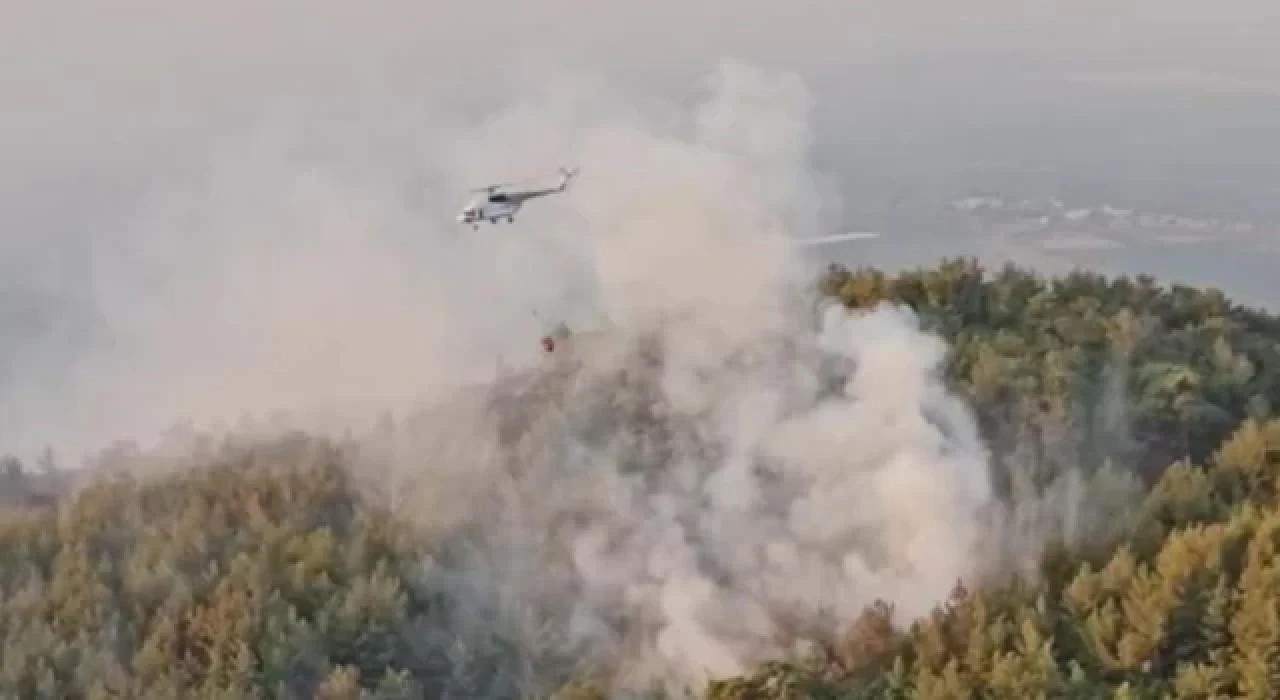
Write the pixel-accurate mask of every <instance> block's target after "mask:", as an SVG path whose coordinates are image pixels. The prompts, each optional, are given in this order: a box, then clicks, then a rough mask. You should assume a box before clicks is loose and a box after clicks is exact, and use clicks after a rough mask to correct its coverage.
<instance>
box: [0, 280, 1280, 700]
mask: <svg viewBox="0 0 1280 700" xmlns="http://www.w3.org/2000/svg"><path fill="white" fill-rule="evenodd" d="M823 288H824V290H825V291H826V292H827V293H828V294H829V295H832V296H835V297H838V298H840V299H841V300H842V301H844V302H845V304H846V305H847V306H849V307H854V308H865V309H868V310H870V311H869V313H867V314H865V315H861V316H855V317H854V318H853V319H850V320H848V321H847V322H846V323H845V325H839V324H835V325H834V326H832V327H829V328H828V329H827V330H829V331H831V332H829V333H827V334H826V335H822V334H813V333H811V332H810V331H808V330H806V329H807V328H808V324H807V322H806V323H801V322H797V323H795V324H793V327H788V328H789V330H787V331H786V332H782V331H779V332H778V333H776V334H775V335H773V336H772V337H770V338H769V339H767V341H768V342H763V343H762V342H758V340H759V339H752V342H750V343H749V344H746V345H741V346H739V345H735V343H734V340H733V339H732V338H727V339H726V338H724V337H721V336H719V335H717V334H715V333H714V332H711V331H709V330H708V329H707V328H702V327H696V328H687V329H682V330H679V329H678V330H676V331H671V330H663V331H662V332H655V331H654V329H632V331H629V333H628V334H623V335H620V336H619V341H620V342H619V343H617V345H616V346H615V347H614V349H612V350H610V349H607V348H600V349H598V350H597V351H596V352H595V354H591V355H588V356H584V357H583V358H582V364H581V365H576V366H575V365H562V366H557V367H548V368H547V369H546V370H545V371H542V372H538V373H535V374H533V375H529V376H522V377H509V378H505V379H502V380H499V382H498V383H497V384H496V385H495V386H492V387H487V388H484V394H483V395H482V394H479V393H477V394H475V395H468V396H460V397H454V398H452V399H451V401H450V402H449V403H446V404H441V405H438V406H436V407H435V408H434V409H433V410H431V411H424V412H423V413H422V414H420V415H417V416H410V417H407V418H404V419H403V420H401V421H399V422H397V423H392V424H388V425H386V426H384V428H383V429H382V430H381V431H379V432H376V433H375V434H371V435H365V436H359V437H357V438H354V439H351V440H348V441H342V442H333V441H329V440H325V439H322V438H319V437H309V436H303V435H286V436H280V437H278V438H276V439H271V440H259V439H248V438H239V439H232V438H228V439H225V440H221V441H220V439H209V440H206V441H205V443H204V444H203V445H195V446H193V447H192V448H191V450H190V455H189V456H188V457H187V458H186V459H184V460H181V461H180V462H179V463H176V464H170V465H168V467H167V471H166V473H164V474H162V475H159V476H155V475H152V476H147V477H141V476H128V473H129V472H131V471H144V470H143V469H142V466H143V465H144V464H145V463H147V460H148V457H147V456H146V455H136V456H123V457H116V458H115V459H114V461H113V463H112V464H110V465H108V466H110V467H111V468H112V470H113V471H114V472H117V475H116V476H107V475H106V474H107V472H103V478H102V479H101V480H99V481H97V482H96V483H89V484H85V485H82V486H81V487H80V488H79V489H78V490H76V491H74V492H68V493H64V495H63V496H62V497H61V501H60V503H58V504H56V507H47V506H44V507H39V505H38V504H37V506H36V507H28V506H24V505H21V504H15V505H13V506H11V507H10V510H8V511H6V512H5V514H4V520H3V522H2V523H0V562H3V565H2V566H0V585H2V594H3V600H0V630H3V634H4V635H5V642H6V650H7V651H6V655H5V659H4V663H3V665H2V666H0V690H2V691H3V693H4V694H6V695H17V696H21V697H131V698H143V697H157V698H159V697H175V696H181V697H214V696H217V697H317V696H318V697H329V698H355V697H362V696H363V697H378V698H393V697H454V698H457V697H527V696H530V695H533V696H547V695H549V694H551V693H553V692H555V691H556V690H557V689H559V690H560V696H561V697H598V696H607V695H609V694H610V693H614V692H621V689H623V688H632V689H635V688H642V687H646V686H649V685H653V684H661V685H665V686H666V688H667V691H668V692H675V690H676V689H677V688H678V687H679V686H680V685H681V684H686V685H693V686H698V685H699V683H700V675H699V669H701V671H702V672H706V671H710V672H711V673H710V675H712V676H715V677H721V678H722V680H720V681H719V682H717V683H716V684H713V685H712V686H711V687H709V688H707V689H706V690H705V692H706V694H707V695H708V696H711V697H719V698H783V697H795V698H800V697H849V698H856V697H965V696H966V693H975V692H977V693H982V694H983V696H991V697H1010V698H1014V697H1018V698H1021V697H1036V696H1037V695H1038V694H1040V693H1044V694H1045V696H1046V697H1082V698H1083V697H1111V696H1112V694H1113V693H1114V694H1115V697H1153V698H1154V697H1167V696H1172V697H1178V698H1195V697H1218V696H1221V695H1229V696H1234V697H1271V696H1273V693H1272V691H1271V690H1270V687H1269V686H1268V683H1271V682H1272V681H1271V680H1270V679H1271V678H1273V677H1274V671H1273V665H1274V663H1275V662H1274V650H1275V648H1276V644H1277V643H1280V627H1277V626H1276V625H1274V624H1272V623H1271V622H1268V620H1270V619H1271V618H1272V617H1274V616H1272V615H1270V613H1269V612H1268V611H1269V610H1270V606H1271V605H1272V604H1271V602H1270V601H1271V600H1272V598H1271V597H1270V595H1269V593H1268V591H1269V590H1270V589H1269V586H1270V583H1269V581H1270V577H1271V576H1272V575H1271V573H1270V572H1271V570H1272V569H1273V568H1274V567H1273V566H1272V564H1271V561H1270V559H1271V558H1273V557H1272V556H1271V555H1273V554H1274V552H1273V551H1272V549H1273V548H1274V545H1273V544H1272V541H1273V537H1272V534H1271V533H1272V530H1273V527H1272V525H1273V524H1274V523H1273V521H1276V517H1277V516H1276V513H1275V494H1276V492H1277V491H1276V489H1277V485H1276V483H1275V478H1274V471H1275V469H1274V467H1275V462H1276V459H1277V454H1276V447H1275V445H1276V444H1280V442H1278V441H1280V422H1277V421H1273V420H1272V413H1271V406H1272V405H1274V403H1275V402H1276V401H1277V400H1280V385H1278V382H1280V372H1278V371H1277V369H1278V368H1280V343H1278V342H1277V341H1278V340H1280V321H1278V320H1277V319H1275V318H1273V317H1271V316H1269V315H1266V314H1263V313H1261V312H1256V311H1251V310H1247V309H1241V308H1237V307H1235V306H1233V305H1232V304H1231V303H1230V301H1229V300H1227V299H1226V298H1224V297H1223V296H1222V295H1221V294H1219V293H1216V292H1214V291H1212V290H1207V291H1206V290H1195V289H1188V288H1180V287H1175V288H1172V289H1163V288H1160V287H1159V286H1157V285H1156V284H1155V283H1154V281H1152V280H1148V279H1143V278H1139V279H1136V280H1129V279H1105V278H1102V277H1098V276H1093V275H1087V274H1079V275H1075V276H1072V277H1068V278H1064V279H1055V280H1044V279H1040V278H1037V277H1035V276H1034V275H1031V274H1030V273H1028V272H1026V271H1023V270H1019V269H1016V268H1007V269H1004V270H1000V271H997V272H996V273H994V274H993V273H989V272H987V271H984V270H982V269H981V268H979V267H978V266H977V265H975V264H973V263H971V262H969V261H946V262H944V263H942V264H940V265H939V266H938V267H936V268H934V269H930V270H919V271H914V272H907V273H903V274H901V275H897V276H888V275H884V274H881V273H879V272H876V271H873V270H860V271H849V270H841V269H836V270H832V271H831V272H830V273H829V274H828V276H827V277H826V278H825V279H824V280H823ZM886 301H887V302H891V303H896V304H901V305H904V306H909V307H912V308H914V309H915V314H914V315H912V314H904V313H902V312H898V311H893V310H892V309H890V308H886V307H883V306H878V305H879V304H880V303H881V302H886ZM872 309H876V310H872ZM833 319H834V317H831V318H830V319H829V321H830V322H831V323H832V324H834V323H835V320H838V319H835V320H833ZM915 319H918V321H919V323H920V324H921V325H922V326H923V327H924V328H925V329H928V330H931V331H933V332H935V333H936V334H937V337H941V338H942V339H944V340H945V341H946V344H945V345H943V344H942V343H940V342H938V340H937V339H936V337H934V336H931V335H929V334H927V333H922V332H921V331H919V330H917V329H916V328H915V327H913V326H912V323H914V322H915ZM832 328H834V329H835V330H832ZM630 333H634V335H631V334H630ZM708 333H710V335H708ZM717 343H719V344H720V345H719V346H717V348H718V350H720V352H718V353H715V354H712V355H711V356H710V359H709V360H708V361H706V362H704V363H698V362H693V361H691V360H690V359H689V358H691V357H695V355H694V354H692V350H691V348H698V347H708V346H715V345H716V344H717ZM725 358H729V359H727V360H726V359H725ZM677 361H679V362H680V363H683V364H679V365H678V366H673V362H677ZM935 370H940V371H941V374H938V373H937V372H935ZM690 387H697V389H698V390H697V391H692V390H691V388H690ZM1195 465H1205V466H1195ZM146 471H152V472H154V471H155V470H154V468H152V467H151V466H150V465H147V469H146ZM55 476H56V475H55ZM8 478H9V479H10V480H11V481H12V482H13V483H15V484H17V482H18V481H19V480H23V479H34V478H36V477H34V476H30V475H27V476H24V475H22V474H17V473H15V474H10V475H9V477H8ZM45 479H46V481H48V482H49V483H59V481H58V479H57V478H55V477H46V478H45ZM42 483H43V482H42ZM19 486H20V485H19ZM19 486H15V488H18V487H19ZM958 583H960V584H961V585H959V586H958V585H957V584H958ZM949 591H950V592H952V595H951V596H950V598H949V599H948V596H947V593H948V592H949ZM877 600H881V601H883V602H882V603H877V602H876V601H877ZM940 602H945V605H943V606H941V607H938V606H937V604H938V603H940ZM935 609H936V612H935V613H934V614H932V615H930V614H929V613H930V611H931V610H935ZM918 618H919V619H918ZM913 622H914V623H915V624H914V626H913ZM1273 628H1275V629H1273ZM725 676H729V677H732V679H731V680H723V677H725ZM574 679H579V680H578V682H577V683H576V684H571V682H572V681H573V680H574Z"/></svg>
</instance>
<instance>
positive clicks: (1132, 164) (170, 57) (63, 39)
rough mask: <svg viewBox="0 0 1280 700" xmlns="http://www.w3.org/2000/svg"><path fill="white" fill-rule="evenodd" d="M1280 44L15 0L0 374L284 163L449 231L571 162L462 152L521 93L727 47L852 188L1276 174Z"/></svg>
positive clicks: (1086, 6)
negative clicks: (492, 200) (893, 182)
mask: <svg viewBox="0 0 1280 700" xmlns="http://www.w3.org/2000/svg"><path fill="white" fill-rule="evenodd" d="M1276 36H1280V3H1276V2H1275V1H1274V0H1219V1H1218V2H1214V3H1203V2H1191V0H1109V1H1107V2H1103V1H1102V0H1078V1H1076V2H1070V3H1068V2H1057V3H1051V2H1047V1H1036V0H1022V1H1018V0H976V1H974V2H965V3H955V2H940V1H934V0H930V1H928V2H923V1H917V2H895V3H890V2H876V3H872V2H867V1H865V0H826V1H823V0H791V1H789V2H777V1H772V2H763V1H761V0H734V1H733V2H730V1H729V0H681V1H679V2H676V1H675V0H646V1H645V2H627V3H600V2H588V1H587V0H542V1H540V2H514V1H508V2H491V3H476V2H472V1H467V2H459V1H454V0H448V1H439V0H437V1H427V2H423V1H416V2H408V1H405V0H386V1H384V2H380V3H376V4H364V5H361V4H358V3H352V2H336V1H335V0H308V1H307V2H302V1H301V0H278V1H277V2H271V3H261V2H257V3H250V2H247V1H244V0H227V1H223V2H215V3H173V2H159V1H155V0H145V1H144V0H112V1H110V2H108V1H106V0H70V1H68V2H64V3H51V2H35V1H33V0H0V104H3V108H2V109H0V277H2V278H3V286H2V287H0V288H2V289H3V291H4V296H3V297H0V315H2V316H3V318H2V319H0V323H2V324H3V327H4V328H5V329H6V331H8V336H9V337H7V338H6V339H5V340H4V341H3V342H2V343H0V387H3V386H7V385H13V383H14V382H18V381H19V379H21V382H20V383H21V384H22V386H23V390H24V391H25V392H37V393H38V392H39V391H41V388H42V387H44V386H46V385H47V384H50V383H56V382H57V381H60V380H59V379H58V378H59V377H61V376H62V370H61V369H60V368H61V367H62V366H63V364H64V363H70V362H71V361H72V359H73V358H76V357H78V356H80V355H82V354H84V353H85V352H87V351H88V349H89V348H92V347H96V346H101V345H110V344H111V343H117V342H120V339H121V338H122V337H124V338H127V337H128V330H127V328H128V327H129V326H128V323H129V320H128V318H126V317H122V316H121V315H120V313H119V310H120V309H125V308H133V307H131V306H129V305H128V304H125V303H124V302H122V301H120V300H119V299H116V298H114V297H111V295H113V294H115V295H118V294H120V293H121V292H120V289H121V288H122V287H121V285H120V284H118V282H119V281H120V280H123V279H128V280H129V281H130V284H132V285H133V286H132V287H131V291H130V294H134V295H139V296H145V293H146V290H157V291H155V292H154V294H155V295H156V296H160V295H163V294H166V293H168V292H165V291H163V290H165V289H166V287H165V286H164V280H165V279H166V278H174V277H182V276H189V275H197V274H204V272H205V271H207V270H206V268H208V267H209V266H210V265H212V263H209V264H205V262H202V261H205V260H206V258H209V257H210V256H212V255H214V252H215V251H216V250H217V237H218V235H220V234H221V232H222V231H225V230H227V229H226V228H225V227H226V226H228V225H229V224H228V223H227V221H225V220H217V221H214V220H212V219H211V217H210V215H209V212H217V211H222V212H223V214H221V215H220V216H222V217H223V218H224V219H228V220H230V219H234V215H232V214H230V213H226V212H232V211H237V212H243V211H247V209H246V207H244V206H242V205H245V204H246V203H252V202H253V200H254V198H255V197H258V196H261V197H263V198H266V197H274V196H277V195H279V192H280V190H279V189H277V188H275V185H276V184H278V182H277V181H272V180H271V177H272V173H274V172H278V170H273V168H277V169H278V168H280V167H281V163H283V162H285V161H287V162H289V163H290V166H289V167H291V168H296V169H297V172H305V171H306V169H307V168H308V167H311V166H312V164H315V165H316V166H317V167H319V166H320V165H323V166H324V167H325V168H327V169H328V170H327V171H326V172H329V173H330V174H332V173H333V172H341V173H342V175H341V177H342V178H343V187H346V188H347V189H343V190H341V191H343V192H350V191H363V192H365V194H366V195H367V196H368V197H369V202H373V201H375V200H377V199H378V198H382V199H386V200H399V201H400V202H401V203H404V202H409V203H412V204H413V206H417V207H421V211H420V215H421V216H423V217H424V218H430V217H435V223H436V224H438V223H439V222H447V221H449V220H450V218H451V217H452V215H453V211H452V210H451V209H449V207H453V206H455V204H454V203H453V202H454V200H455V199H458V198H459V197H461V196H462V195H461V194H460V193H458V194H455V190H456V189H457V188H459V187H462V186H463V184H464V183H466V184H471V185H475V184H481V183H479V182H476V180H480V179H486V180H487V179H509V178H511V177H519V176H527V175H534V174H539V173H542V172H547V171H549V170H550V169H551V168H552V167H553V166H554V165H556V164H554V163H547V162H545V157H546V149H542V150H539V149H536V148H535V149H528V148H523V149H513V150H512V153H511V157H510V158H509V159H508V158H506V157H505V152H504V150H503V147H502V146H501V145H495V144H488V145H489V146H492V148H489V149H487V152H486V153H485V154H484V155H483V157H480V156H479V155H478V154H477V156H476V158H474V159H471V158H469V154H468V153H466V152H449V153H447V155H444V156H442V155H441V151H442V150H447V149H448V148H449V144H451V143H454V142H455V140H453V139H452V137H451V134H454V133H462V132H463V131H465V130H466V129H469V128H471V127H473V126H474V125H475V124H476V123H477V122H478V121H481V120H484V119H487V118H490V117H492V116H494V115H498V114H501V115H505V116H503V117H501V119H506V120H507V122H508V125H507V127H505V128H497V127H495V130H494V133H501V134H505V135H506V137H508V138H510V139H511V140H512V141H513V142H514V141H515V140H519V138H520V136H519V134H520V133H521V131H520V130H521V129H527V128H530V127H529V126H528V124H529V123H536V119H539V118H546V117H545V115H541V116H539V115H537V114H535V115H534V116H533V117H530V119H533V120H534V122H529V121H528V119H525V118H524V117H521V116H520V115H521V114H522V111H521V110H522V109H523V105H525V104H526V103H528V102H530V101H536V100H537V99H538V98H537V97H536V96H538V95H542V94H545V93H547V92H548V91H550V92H555V91H556V90H557V89H558V88H557V87H556V86H558V85H572V86H581V85H582V84H583V83H582V81H584V80H585V81H596V82H597V83H599V84H601V85H606V86H608V88H609V90H610V91H612V92H613V93H616V94H625V95H630V96H631V99H630V104H631V105H632V108H633V109H635V110H643V109H645V108H646V105H648V104H650V102H654V103H655V104H656V101H657V100H658V99H659V98H662V99H677V100H678V99H682V98H686V97H688V98H692V96H694V95H695V94H696V93H698V92H699V91H700V90H701V88H702V87H703V85H702V81H703V80H704V78H705V76H706V75H707V74H708V72H710V71H712V70H713V69H714V68H715V66H716V64H717V63H718V62H719V61H721V60H722V59H725V58H734V59H740V60H743V61H746V62H748V63H750V64H752V65H755V66H758V67H760V68H763V69H767V70H772V71H784V72H794V73H795V74H797V75H798V76H799V77H800V78H801V79H802V80H803V81H804V83H805V85H806V86H807V88H808V91H809V93H810V95H811V97H812V100H813V126H814V129H815V131H814V133H813V135H812V136H813V141H814V144H813V145H814V148H813V150H814V151H815V152H816V157H817V159H818V160H819V161H820V165H821V167H822V168H824V169H825V170H826V171H828V172H829V173H831V174H832V175H833V178H834V180H833V183H834V186H835V187H837V188H844V189H845V190H846V192H845V194H847V195H848V196H850V197H856V196H858V192H859V188H861V186H862V184H864V183H868V182H869V181H872V180H875V179H876V178H878V177H881V176H884V177H889V176H890V175H892V176H893V177H896V178H899V181H900V182H905V183H907V185H912V184H913V183H926V182H928V181H930V179H931V178H935V174H936V173H940V172H945V171H948V170H951V169H954V168H956V167H957V166H958V165H961V164H963V163H966V162H969V161H971V160H975V159H984V158H985V159H990V160H1024V161H1032V162H1040V163H1049V164H1050V165H1052V166H1054V167H1059V166H1060V167H1063V168H1064V169H1074V170H1076V171H1080V170H1083V171H1085V172H1086V174H1088V173H1094V174H1108V173H1110V174H1114V173H1115V172H1123V173H1126V174H1130V175H1134V174H1136V175H1140V176H1146V175H1150V174H1167V173H1170V172H1172V173H1175V174H1178V175H1179V176H1185V177H1188V178H1192V179H1194V178H1197V177H1209V176H1213V177H1234V178H1245V179H1249V178H1253V179H1254V180H1257V181H1258V184H1259V186H1267V185H1275V184H1277V183H1280V167H1278V166H1276V165H1275V164H1276V163H1280V138H1278V137H1280V122H1277V121H1276V120H1275V119H1274V115H1275V114H1276V113H1277V111H1276V109H1277V107H1280V48H1277V46H1278V45H1277V44H1276V42H1275V37H1276ZM573 89H578V87H574V88H566V92H572V90H573ZM654 109H655V110H660V109H661V108H660V107H656V106H655V107H654ZM527 111H528V112H529V113H530V114H533V113H535V112H536V110H533V109H532V108H530V109H529V110H527ZM512 115H515V116H512ZM526 116H527V115H526ZM527 136H528V134H527V133H526V137H527ZM458 143H461V141H458ZM455 150H456V149H455ZM498 171H501V172H498ZM1267 178H1272V180H1270V181H1267V182H1264V180H1267ZM280 181H281V182H282V181H283V180H280ZM259 182H260V183H263V184H262V185H261V187H259V186H258V185H257V184H255V183H259ZM435 185H441V186H444V187H447V188H453V189H449V190H448V191H447V192H445V193H444V194H434V195H429V194H427V193H428V192H430V191H432V188H433V186H435ZM325 186H331V187H337V186H336V185H332V183H330V184H329V185H325ZM325 186H316V188H314V189H315V191H324V187H325ZM361 186H363V187H364V190H360V189H359V188H360V187H361ZM309 191H310V190H309ZM309 196H314V192H313V193H312V195H309ZM877 196H878V195H877ZM428 200H431V201H433V202H436V204H432V205H431V206H432V208H427V204H426V202H427V201H428ZM460 203H461V202H460V201H459V202H457V204H460ZM366 204H368V202H366ZM224 205H225V206H224ZM220 207H221V209H220ZM368 208H369V210H371V211H372V210H375V209H376V207H375V206H374V205H373V204H368ZM437 209H439V211H436V210H437ZM193 212H203V214H200V215H197V214H195V213H193ZM341 215H345V214H344V213H335V214H334V216H341ZM202 216H203V217H204V218H201V217H202ZM259 223H260V222H259ZM846 223H847V224H848V225H851V226H857V223H858V222H857V221H849V222H846ZM220 227H222V228H220ZM406 229H407V226H406ZM281 240H284V239H281ZM289 240H290V241H292V243H291V244H293V245H306V243H305V240H306V238H305V237H298V238H296V239H289ZM946 243H947V250H945V251H943V250H941V249H938V251H937V254H939V255H940V254H943V253H944V252H953V249H954V247H955V245H956V244H957V241H955V240H949V241H947V242H946ZM959 244H961V245H963V244H967V241H960V242H959ZM278 245H279V246H284V245H285V244H284V243H278ZM913 245H916V246H920V245H921V242H920V241H915V242H914V243H913ZM934 252H935V251H934V249H932V248H930V247H928V246H927V245H926V246H924V247H923V248H922V252H921V254H920V255H919V256H918V257H920V258H923V259H924V260H926V261H927V260H928V259H929V258H932V257H933V256H934ZM282 255H283V253H282ZM1149 260H1150V263H1151V264H1152V265H1154V266H1156V268H1157V269H1155V270H1153V271H1155V272H1159V271H1160V270H1159V264H1160V261H1159V256H1155V255H1153V256H1149ZM174 261H180V262H179V263H176V264H175V262H174ZM424 264H426V263H424ZM104 270H106V271H107V272H106V273H104ZM264 274H268V275H269V274H270V272H266V273H264ZM1179 274H1181V273H1179ZM104 275H105V277H106V278H109V279H110V280H113V282H112V283H111V284H106V283H104V282H103V281H102V279H103V278H104ZM348 283H349V284H359V281H358V280H357V281H348ZM108 287H109V288H108ZM130 303H133V302H132V301H130ZM246 303H252V302H250V301H246ZM105 307H111V308H113V309H116V312H115V313H114V314H113V315H111V317H110V318H109V319H107V320H105V321H104V320H103V319H101V318H98V317H97V314H99V312H100V310H101V309H102V308H105ZM95 322H97V323H98V324H99V325H97V326H95V325H94V324H95ZM68 366H69V364H68ZM35 367H38V368H40V370H41V372H39V373H32V372H31V371H30V370H31V369H32V368H35ZM24 400H25V399H24ZM50 401H53V400H52V399H50ZM6 404H7V405H8V406H9V408H8V410H10V411H12V410H15V409H13V408H12V406H14V405H18V404H16V403H15V402H14V401H13V400H12V397H8V399H7V400H4V401H0V409H3V408H5V405H6ZM49 410H52V409H49ZM0 414H3V415H0V419H3V418H4V417H5V416H6V415H8V414H4V412H3V410H0Z"/></svg>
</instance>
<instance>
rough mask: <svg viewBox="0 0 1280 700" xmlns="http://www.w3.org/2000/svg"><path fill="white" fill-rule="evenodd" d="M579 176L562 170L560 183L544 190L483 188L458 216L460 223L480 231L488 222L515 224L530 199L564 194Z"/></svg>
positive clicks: (573, 172) (501, 186)
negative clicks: (509, 190) (500, 190)
mask: <svg viewBox="0 0 1280 700" xmlns="http://www.w3.org/2000/svg"><path fill="white" fill-rule="evenodd" d="M577 174H578V170H577V169H576V168H575V169H573V170H568V169H565V168H560V182H559V184H557V185H556V186H555V187H547V188H544V189H529V190H515V191H511V192H499V191H498V190H499V189H500V188H503V187H507V186H508V185H489V186H488V187H481V188H477V189H475V190H472V191H473V192H482V193H483V194H482V195H480V196H477V197H476V198H474V199H472V200H471V201H470V202H468V203H467V206H466V207H464V208H463V209H462V211H461V212H460V213H459V214H458V223H460V224H471V228H473V229H479V228H480V224H481V223H484V222H488V223H491V224H496V223H498V222H499V221H506V222H507V223H514V222H515V220H516V219H515V217H516V213H517V212H519V211H520V208H521V207H522V206H524V203H525V202H527V201H529V200H530V199H535V198H537V197H545V196H546V195H549V194H558V193H560V192H564V191H565V189H566V188H567V187H568V186H569V182H570V181H571V180H572V179H573V177H574V175H577Z"/></svg>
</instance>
